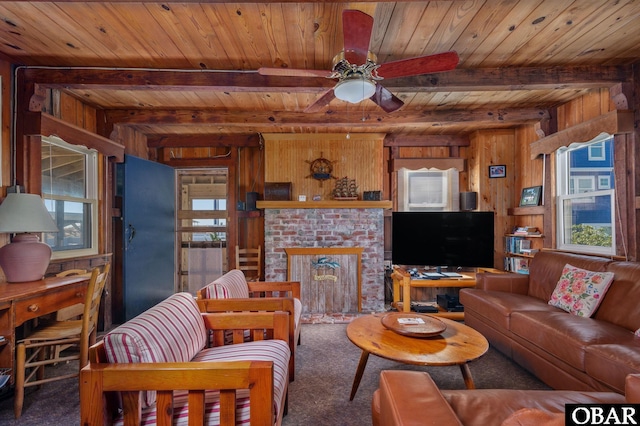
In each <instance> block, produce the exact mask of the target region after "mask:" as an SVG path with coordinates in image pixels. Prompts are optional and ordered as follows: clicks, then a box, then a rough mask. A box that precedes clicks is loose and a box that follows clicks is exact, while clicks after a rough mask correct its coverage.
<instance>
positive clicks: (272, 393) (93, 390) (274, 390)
mask: <svg viewBox="0 0 640 426" xmlns="http://www.w3.org/2000/svg"><path fill="white" fill-rule="evenodd" d="M174 300H175V299H174ZM192 303H193V302H192ZM171 306H175V302H172V304H171ZM194 309H196V308H195V307H194ZM143 315H144V314H143ZM200 315H202V317H203V319H204V323H205V328H206V330H207V333H209V334H210V337H211V336H212V338H211V339H207V340H208V341H210V342H211V346H212V347H210V348H204V349H201V350H200V351H199V352H197V353H196V355H195V356H194V357H193V358H192V359H191V360H190V361H182V362H145V361H141V362H128V363H127V362H118V363H109V362H108V360H107V359H108V355H107V353H108V349H107V348H105V345H106V344H109V343H106V344H105V341H104V340H103V341H101V342H99V343H97V344H96V345H94V346H92V347H91V349H90V353H89V360H90V363H89V365H87V366H86V367H85V368H84V369H83V370H82V371H81V373H80V406H81V407H80V408H81V411H80V414H81V424H83V425H87V426H91V425H103V424H107V425H111V424H114V423H116V422H118V421H119V422H124V424H136V425H139V424H146V423H145V422H148V421H150V420H155V421H154V424H176V422H178V421H183V420H186V421H188V424H201V425H222V426H232V425H233V426H235V425H236V422H237V421H239V417H243V418H245V419H246V417H245V416H248V417H249V419H250V424H251V425H252V426H253V425H259V426H267V425H270V426H273V425H276V426H277V425H280V424H281V423H282V417H283V416H284V415H285V413H286V404H287V398H286V393H287V388H288V386H287V383H288V380H287V375H288V373H287V362H288V353H284V355H283V354H280V352H282V349H284V350H286V346H285V345H283V344H282V342H280V343H279V345H280V346H275V343H277V340H285V341H286V339H287V336H288V318H287V314H286V313H284V312H277V313H274V312H261V313H256V312H244V313H211V314H205V313H203V314H200ZM154 318H157V317H156V314H155V313H154V314H153V315H151V316H150V318H149V320H150V321H153V319H154ZM132 321H133V320H132ZM125 325H126V324H125ZM136 325H137V324H136ZM189 327H191V326H189ZM136 328H137V327H136ZM152 328H153V327H152ZM172 330H174V331H172ZM167 331H168V332H169V334H170V336H167V335H166V332H167ZM182 331H184V330H181V329H180V326H178V327H177V328H172V327H171V325H170V324H167V325H166V328H165V331H163V338H162V339H157V341H156V343H153V342H152V343H149V345H150V346H149V350H151V351H158V350H159V349H158V348H157V347H156V345H160V346H163V343H162V342H164V341H175V342H178V341H182V342H184V341H185V340H184V337H185V336H184V335H183V333H182ZM125 332H126V331H125ZM134 332H135V330H134ZM229 334H230V335H231V336H232V338H231V339H229ZM247 335H248V336H249V339H248V340H249V341H250V342H249V343H247ZM271 336H272V338H273V339H276V340H273V345H270V346H267V347H266V348H263V349H262V351H261V350H260V349H259V348H260V345H269V344H268V343H267V342H269V341H270V339H271ZM167 337H169V338H168V339H167ZM264 339H268V340H265V341H264V343H260V341H262V340H264ZM132 340H136V339H129V341H130V342H131V341H132ZM150 340H153V339H150ZM199 340H200V341H202V339H199ZM187 343H189V342H187ZM136 344H141V345H144V344H146V341H145V342H141V341H140V340H138V342H137V343H136ZM229 345H233V347H229ZM223 347H224V348H229V349H230V350H226V349H223ZM236 347H237V348H238V349H234V348H236ZM278 348H280V349H278ZM178 349H179V351H180V352H181V353H184V352H187V350H186V348H177V347H175V346H174V345H172V344H167V345H166V347H164V348H161V349H160V350H162V351H164V352H165V353H167V354H169V353H175V352H176V350H178ZM274 350H276V351H274ZM287 352H288V351H287ZM270 354H273V357H272V358H273V360H269V359H268V358H269V357H270ZM156 356H157V355H154V358H155V357H156ZM160 359H165V358H163V357H162V356H160ZM154 417H155V419H154Z"/></svg>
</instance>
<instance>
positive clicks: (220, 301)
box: [197, 269, 302, 381]
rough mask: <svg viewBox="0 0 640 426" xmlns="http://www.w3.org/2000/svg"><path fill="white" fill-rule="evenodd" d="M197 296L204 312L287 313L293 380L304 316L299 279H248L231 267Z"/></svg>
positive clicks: (290, 370) (290, 374)
mask: <svg viewBox="0 0 640 426" xmlns="http://www.w3.org/2000/svg"><path fill="white" fill-rule="evenodd" d="M197 298H198V300H197V302H198V306H199V307H200V310H201V311H202V312H243V311H265V312H279V311H281V312H288V313H289V339H288V342H289V348H290V349H291V359H290V360H289V379H290V380H291V381H293V380H294V378H295V353H296V346H297V345H299V344H300V330H301V320H300V319H301V317H302V302H301V301H300V282H299V281H272V282H264V281H247V280H246V278H245V275H244V273H243V272H242V271H241V270H239V269H232V270H231V271H229V272H227V273H225V274H224V275H223V276H221V277H220V278H218V279H216V280H214V281H212V282H211V283H209V284H207V285H206V286H205V287H203V288H201V289H200V290H198V293H197Z"/></svg>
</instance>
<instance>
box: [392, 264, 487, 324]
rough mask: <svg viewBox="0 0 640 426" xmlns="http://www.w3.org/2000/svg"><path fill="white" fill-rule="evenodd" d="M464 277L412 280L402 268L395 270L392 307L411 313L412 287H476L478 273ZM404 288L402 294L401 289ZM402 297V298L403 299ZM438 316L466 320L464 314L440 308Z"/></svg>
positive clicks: (470, 273)
mask: <svg viewBox="0 0 640 426" xmlns="http://www.w3.org/2000/svg"><path fill="white" fill-rule="evenodd" d="M461 275H462V277H457V278H440V279H437V280H428V279H412V278H411V275H410V274H409V273H408V272H407V271H405V270H404V269H402V268H394V270H393V272H392V273H391V279H392V280H393V303H392V306H393V307H394V308H396V309H397V310H398V311H400V312H411V287H460V288H462V287H475V286H476V273H475V272H463V273H461ZM401 287H402V293H401V292H400V288H401ZM401 296H402V297H401ZM438 309H440V311H439V312H438V313H433V314H431V315H438V316H442V317H445V318H449V319H453V320H458V321H461V320H463V319H464V312H449V311H446V310H444V309H442V308H440V307H438Z"/></svg>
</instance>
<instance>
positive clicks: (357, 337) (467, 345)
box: [347, 314, 489, 401]
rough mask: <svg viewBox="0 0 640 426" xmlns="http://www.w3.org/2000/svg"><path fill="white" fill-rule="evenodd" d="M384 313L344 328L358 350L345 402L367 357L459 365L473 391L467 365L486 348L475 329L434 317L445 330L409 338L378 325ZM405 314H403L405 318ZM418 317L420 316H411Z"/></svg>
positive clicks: (405, 362)
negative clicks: (351, 383) (356, 365)
mask: <svg viewBox="0 0 640 426" xmlns="http://www.w3.org/2000/svg"><path fill="white" fill-rule="evenodd" d="M385 315H386V314H373V315H365V316H361V317H358V318H356V319H354V320H353V321H351V323H349V325H348V326H347V337H348V338H349V340H350V341H351V342H352V343H353V344H354V345H356V346H357V347H359V348H360V349H362V355H360V362H359V363H358V369H357V371H356V376H355V377H354V379H353V386H352V387H351V396H350V397H349V400H350V401H351V400H353V397H354V396H355V395H356V392H357V391H358V386H360V380H361V379H362V374H363V373H364V369H365V367H366V366H367V360H368V359H369V354H374V355H377V356H379V357H381V358H386V359H389V360H392V361H397V362H402V363H404V364H413V365H429V366H445V365H459V366H460V370H461V371H462V377H463V378H464V384H465V386H466V387H467V389H474V388H475V385H474V383H473V378H472V377H471V371H470V370H469V366H468V364H467V363H468V362H469V361H473V360H474V359H477V358H480V357H481V356H482V355H484V354H485V353H486V352H487V350H488V349H489V342H487V339H486V338H485V337H484V336H483V335H482V334H480V333H478V332H477V331H476V330H474V329H472V328H471V327H469V326H466V325H464V324H462V323H460V322H457V321H452V320H449V319H446V318H438V319H439V320H440V321H442V322H443V323H445V325H446V326H447V328H446V329H445V330H444V331H443V332H442V333H441V334H439V335H436V336H431V337H424V338H422V337H412V336H407V335H403V334H400V333H396V332H395V331H392V330H390V329H388V328H387V327H385V326H384V325H382V322H381V319H382V317H384V316H385ZM406 315H407V314H405V316H406ZM415 316H416V317H418V318H419V317H422V315H421V314H415Z"/></svg>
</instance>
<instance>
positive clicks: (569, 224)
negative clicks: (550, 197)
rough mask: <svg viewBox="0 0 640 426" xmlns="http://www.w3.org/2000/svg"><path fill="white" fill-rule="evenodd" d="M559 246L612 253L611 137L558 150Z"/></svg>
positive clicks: (613, 251) (613, 241) (590, 251)
mask: <svg viewBox="0 0 640 426" xmlns="http://www.w3.org/2000/svg"><path fill="white" fill-rule="evenodd" d="M557 164H558V167H557V173H558V175H557V182H558V204H557V207H558V208H557V211H558V248H559V249H564V250H571V251H576V252H586V253H598V254H615V229H614V223H615V220H614V218H615V209H614V206H615V191H614V190H615V188H614V186H615V185H614V182H615V179H614V175H613V137H612V136H609V135H606V134H603V135H600V136H598V137H597V138H596V139H594V140H593V141H591V142H586V143H575V144H572V145H571V146H569V147H568V148H562V149H559V150H558V151H557Z"/></svg>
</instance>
